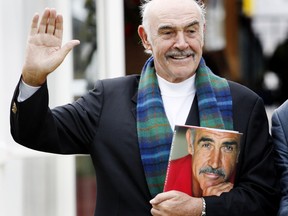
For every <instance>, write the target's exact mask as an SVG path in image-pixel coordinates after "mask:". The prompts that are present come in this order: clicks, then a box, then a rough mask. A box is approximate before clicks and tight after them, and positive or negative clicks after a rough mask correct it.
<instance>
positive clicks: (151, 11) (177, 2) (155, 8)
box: [140, 0, 205, 29]
mask: <svg viewBox="0 0 288 216" xmlns="http://www.w3.org/2000/svg"><path fill="white" fill-rule="evenodd" d="M188 5H193V7H195V8H196V9H197V10H198V12H199V14H200V16H201V19H202V20H201V21H202V22H203V24H204V23H205V5H204V4H203V3H202V2H199V1H195V0H144V1H143V3H142V5H141V6H140V15H141V17H142V25H143V26H144V27H145V28H146V29H148V25H149V17H150V16H152V15H157V13H158V12H159V10H162V11H163V10H171V11H174V12H177V11H182V8H184V9H185V8H186V9H187V6H188Z"/></svg>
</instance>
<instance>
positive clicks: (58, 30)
mask: <svg viewBox="0 0 288 216" xmlns="http://www.w3.org/2000/svg"><path fill="white" fill-rule="evenodd" d="M54 35H55V36H56V37H57V38H59V39H61V40H62V36H63V16H62V15H61V14H59V15H57V17H56V20H55V32H54Z"/></svg>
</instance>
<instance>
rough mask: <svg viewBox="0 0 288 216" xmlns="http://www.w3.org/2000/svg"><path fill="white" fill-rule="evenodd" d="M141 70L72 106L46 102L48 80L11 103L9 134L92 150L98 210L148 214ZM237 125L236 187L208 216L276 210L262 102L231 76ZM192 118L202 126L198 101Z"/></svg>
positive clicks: (23, 140)
mask: <svg viewBox="0 0 288 216" xmlns="http://www.w3.org/2000/svg"><path fill="white" fill-rule="evenodd" d="M138 82H139V76H138V75H135V76H134V75H132V76H127V77H122V78H116V79H107V80H103V81H97V83H96V85H95V89H94V90H93V91H90V92H89V93H88V94H86V95H85V96H83V97H81V98H80V99H78V100H77V101H76V102H73V103H72V104H68V105H65V106H61V107H57V108H55V109H53V110H50V109H49V108H48V91H47V86H46V84H45V85H43V86H42V87H41V88H40V89H39V90H38V91H37V92H36V93H35V94H34V95H33V96H32V97H30V98H29V99H27V100H26V101H24V102H21V103H18V102H17V101H16V98H17V95H18V87H17V89H16V91H15V94H14V98H13V101H12V104H11V109H12V108H13V111H12V112H11V133H12V136H13V138H14V139H15V141H16V142H18V143H20V144H22V145H24V146H27V147H28V148H32V149H36V150H40V151H45V152H54V153H59V154H90V155H91V158H92V160H93V164H94V166H95V172H96V177H97V203H96V210H95V215H104V216H113V215H125V216H127V215H132V216H135V215H137V216H142V215H143V216H144V215H145V216H146V215H150V209H151V205H150V204H149V200H150V199H151V198H152V197H151V195H150V193H149V190H148V187H147V184H146V180H145V175H144V171H143V167H142V162H141V159H140V152H139V147H138V139H137V130H136V102H137V100H136V99H137V89H138ZM229 84H230V87H231V93H232V98H233V118H234V129H235V130H238V131H240V132H242V133H243V134H244V135H243V139H242V142H241V153H240V157H239V163H238V164H239V165H238V167H237V176H236V179H235V188H234V189H233V190H232V191H231V192H229V193H224V194H223V195H221V196H220V197H216V196H213V197H206V203H207V208H206V209H207V214H208V215H215V216H216V215H241V216H244V215H245V216H247V215H253V216H254V215H269V216H271V215H275V212H276V209H277V208H278V197H277V193H276V189H277V188H276V186H275V180H276V179H275V174H274V166H273V158H272V157H271V156H272V155H271V152H272V151H271V150H272V146H271V143H270V142H268V140H269V137H270V136H269V132H268V122H267V117H266V113H265V109H264V105H263V102H262V100H261V99H260V98H259V97H258V96H257V95H256V94H254V93H253V92H251V91H250V90H248V89H247V88H245V87H243V86H240V85H239V84H236V83H232V82H230V83H229ZM187 124H190V125H199V117H198V107H197V99H196V100H194V103H193V105H192V108H191V110H190V114H189V116H188V119H187Z"/></svg>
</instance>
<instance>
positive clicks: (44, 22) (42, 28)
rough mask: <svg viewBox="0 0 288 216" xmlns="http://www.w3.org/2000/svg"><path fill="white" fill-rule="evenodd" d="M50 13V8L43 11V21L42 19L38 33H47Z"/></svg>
mask: <svg viewBox="0 0 288 216" xmlns="http://www.w3.org/2000/svg"><path fill="white" fill-rule="evenodd" d="M49 14H50V9H49V8H46V9H45V10H44V12H43V15H42V18H41V21H40V25H39V29H38V33H45V32H46V26H47V20H48V17H49Z"/></svg>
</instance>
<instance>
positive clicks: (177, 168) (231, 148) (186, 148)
mask: <svg viewBox="0 0 288 216" xmlns="http://www.w3.org/2000/svg"><path fill="white" fill-rule="evenodd" d="M241 137H242V133H239V132H238V131H232V130H224V129H215V128H206V127H198V126H188V125H176V126H175V130H174V135H173V139H172V144H171V150H170V156H169V161H168V168H167V173H166V179H165V184H164V191H170V190H177V191H181V192H184V193H187V194H188V195H190V196H194V197H202V191H203V190H204V189H205V188H207V187H210V186H213V185H217V184H220V183H223V182H227V181H229V182H231V183H234V178H235V172H236V165H237V162H238V157H239V153H240V140H241Z"/></svg>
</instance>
